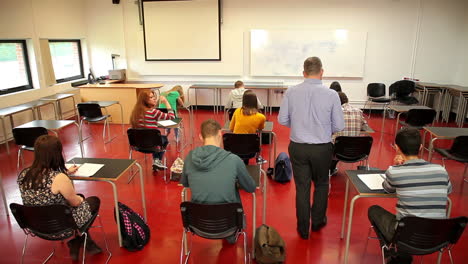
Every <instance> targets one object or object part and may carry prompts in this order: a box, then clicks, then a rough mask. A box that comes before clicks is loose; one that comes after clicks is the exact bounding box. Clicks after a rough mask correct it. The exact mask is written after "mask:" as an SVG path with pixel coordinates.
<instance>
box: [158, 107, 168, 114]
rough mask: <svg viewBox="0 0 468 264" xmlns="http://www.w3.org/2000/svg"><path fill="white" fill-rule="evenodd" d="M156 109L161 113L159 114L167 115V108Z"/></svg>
mask: <svg viewBox="0 0 468 264" xmlns="http://www.w3.org/2000/svg"><path fill="white" fill-rule="evenodd" d="M156 109H158V110H159V111H161V112H163V113H167V112H168V110H167V108H165V107H157V108H156Z"/></svg>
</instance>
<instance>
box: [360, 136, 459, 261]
mask: <svg viewBox="0 0 468 264" xmlns="http://www.w3.org/2000/svg"><path fill="white" fill-rule="evenodd" d="M395 143H396V156H395V158H394V163H395V165H394V166H390V167H389V168H388V169H387V171H386V172H385V175H386V179H385V181H384V182H383V184H382V185H383V188H384V190H385V191H386V192H389V193H395V192H396V194H397V198H398V202H397V206H396V212H397V213H396V215H394V214H392V213H390V212H388V211H387V210H385V209H383V208H382V207H380V206H378V205H373V206H371V207H370V208H369V210H368V217H369V221H370V222H371V224H372V225H373V226H374V227H375V228H377V229H378V230H380V232H381V233H382V235H383V236H385V238H387V239H388V240H391V238H392V237H393V235H394V233H395V228H396V226H397V223H398V221H399V220H400V219H401V218H403V217H405V216H417V217H426V218H446V209H445V208H446V205H447V195H448V194H449V193H450V192H451V191H452V184H451V183H450V179H449V177H448V174H447V171H446V170H445V168H444V167H442V166H440V165H438V164H431V163H429V162H427V161H425V160H423V159H420V158H419V157H418V153H419V151H420V149H421V147H422V146H421V136H420V134H419V131H418V130H417V129H415V128H408V129H403V130H400V131H399V132H398V133H397V135H396V138H395ZM384 255H385V257H386V259H387V263H411V261H412V257H411V256H410V255H405V254H401V253H400V254H398V253H395V252H388V251H385V254H384Z"/></svg>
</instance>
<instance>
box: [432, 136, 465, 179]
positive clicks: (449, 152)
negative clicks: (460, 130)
mask: <svg viewBox="0 0 468 264" xmlns="http://www.w3.org/2000/svg"><path fill="white" fill-rule="evenodd" d="M435 151H437V152H439V153H440V154H441V155H442V156H443V158H442V162H443V163H445V162H444V159H445V158H447V159H451V160H456V161H459V162H462V163H465V169H464V170H463V180H464V181H465V182H468V179H466V170H467V168H468V136H459V137H456V138H455V140H454V141H453V144H452V147H451V148H450V149H441V148H435ZM444 167H445V164H444Z"/></svg>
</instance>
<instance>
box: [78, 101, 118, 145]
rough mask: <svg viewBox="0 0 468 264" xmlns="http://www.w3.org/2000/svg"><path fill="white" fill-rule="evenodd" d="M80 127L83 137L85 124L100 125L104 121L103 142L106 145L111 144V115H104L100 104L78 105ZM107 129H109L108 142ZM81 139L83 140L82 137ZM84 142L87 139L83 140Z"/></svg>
mask: <svg viewBox="0 0 468 264" xmlns="http://www.w3.org/2000/svg"><path fill="white" fill-rule="evenodd" d="M77 108H78V113H79V118H80V126H79V133H80V135H82V131H83V122H88V123H98V122H101V121H104V127H103V129H102V140H103V141H104V143H109V142H111V141H112V139H113V138H111V136H110V126H109V121H108V119H109V117H110V115H103V114H102V111H101V106H100V105H99V104H90V103H79V104H78V105H77ZM106 129H107V141H106ZM80 138H83V137H82V136H81V137H80ZM82 140H83V141H84V140H86V139H82Z"/></svg>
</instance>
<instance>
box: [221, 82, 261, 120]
mask: <svg viewBox="0 0 468 264" xmlns="http://www.w3.org/2000/svg"><path fill="white" fill-rule="evenodd" d="M245 91H247V90H246V89H245V87H244V83H243V82H242V81H237V82H235V83H234V90H232V91H231V92H230V93H229V96H228V100H227V102H226V109H229V112H228V113H229V120H231V119H232V115H233V113H234V111H235V110H236V109H237V108H239V107H241V106H242V97H243V96H244V93H245ZM257 104H258V108H259V109H263V105H262V103H260V100H259V99H258V98H257Z"/></svg>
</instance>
